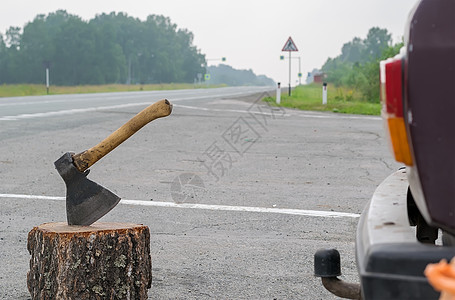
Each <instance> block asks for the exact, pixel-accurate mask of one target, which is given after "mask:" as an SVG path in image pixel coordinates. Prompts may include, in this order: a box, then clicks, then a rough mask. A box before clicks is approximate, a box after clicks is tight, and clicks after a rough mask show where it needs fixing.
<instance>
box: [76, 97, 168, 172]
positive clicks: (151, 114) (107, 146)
mask: <svg viewBox="0 0 455 300" xmlns="http://www.w3.org/2000/svg"><path fill="white" fill-rule="evenodd" d="M171 112H172V104H171V103H170V102H169V101H168V100H167V99H164V100H161V101H158V102H156V103H154V104H152V105H150V106H148V107H147V108H145V109H144V110H142V111H141V112H140V113H138V114H137V115H136V116H134V117H133V118H132V119H131V120H129V121H128V122H126V123H125V124H124V125H123V126H122V127H120V128H119V129H117V130H116V131H114V132H113V133H112V134H111V135H109V136H108V137H107V138H105V139H104V140H103V141H101V142H100V143H99V144H98V145H96V146H94V147H92V148H90V149H88V150H85V151H84V152H81V153H79V154H75V155H73V163H74V165H75V166H76V168H77V169H78V170H79V171H81V172H84V171H85V170H87V169H88V168H90V166H92V165H93V164H94V163H96V162H97V161H98V160H100V159H101V158H102V157H103V156H105V155H106V154H108V153H109V152H111V151H112V150H114V149H115V147H117V146H118V145H120V144H121V143H123V142H124V141H125V140H126V139H128V138H129V137H130V136H132V135H133V134H134V133H136V132H137V131H138V130H139V129H141V128H142V127H144V126H145V125H146V124H147V123H149V122H151V121H153V120H155V119H158V118H162V117H166V116H169V115H170V114H171Z"/></svg>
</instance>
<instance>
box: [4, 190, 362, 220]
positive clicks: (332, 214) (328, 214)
mask: <svg viewBox="0 0 455 300" xmlns="http://www.w3.org/2000/svg"><path fill="white" fill-rule="evenodd" d="M0 198H14V199H30V200H58V201H65V199H66V198H65V197H53V196H40V195H21V194H0ZM120 204H125V205H137V206H155V207H169V208H186V209H203V210H216V211H239V212H255V213H275V214H287V215H295V216H307V217H322V218H359V217H360V215H359V214H353V213H345V212H336V211H320V210H305V209H290V208H268V207H249V206H230V205H210V204H194V203H181V204H178V203H174V202H157V201H145V200H127V199H122V200H121V201H120Z"/></svg>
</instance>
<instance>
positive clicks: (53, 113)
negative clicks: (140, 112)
mask: <svg viewBox="0 0 455 300" xmlns="http://www.w3.org/2000/svg"><path fill="white" fill-rule="evenodd" d="M149 104H152V103H150V102H141V103H128V104H119V105H110V106H99V107H88V108H74V109H68V110H59V111H49V112H43V113H34V114H20V115H16V116H4V117H0V121H16V120H23V119H34V118H46V117H54V116H63V115H72V114H77V113H86V112H91V111H97V110H102V109H116V108H125V107H132V106H139V105H149Z"/></svg>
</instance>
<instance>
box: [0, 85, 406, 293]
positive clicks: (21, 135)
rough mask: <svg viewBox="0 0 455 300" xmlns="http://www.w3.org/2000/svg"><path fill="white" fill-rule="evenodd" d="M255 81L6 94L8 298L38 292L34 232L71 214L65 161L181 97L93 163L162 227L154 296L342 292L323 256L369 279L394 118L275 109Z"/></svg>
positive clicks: (3, 262) (129, 213) (1, 273)
mask: <svg viewBox="0 0 455 300" xmlns="http://www.w3.org/2000/svg"><path fill="white" fill-rule="evenodd" d="M266 91H267V89H264V88H255V87H243V88H222V89H201V90H182V91H160V92H131V93H113V94H91V95H68V96H42V97H24V98H3V99H0V299H28V298H29V294H28V291H27V286H26V273H27V270H28V267H29V264H28V261H29V254H28V252H27V249H26V241H27V233H28V232H29V231H30V230H31V229H32V228H33V226H37V225H39V224H42V223H45V222H57V221H65V219H66V215H65V203H64V201H63V200H62V199H63V197H64V195H65V186H64V183H63V181H62V179H61V178H60V176H59V175H58V173H57V172H56V171H55V169H54V166H53V162H54V161H55V160H56V159H58V158H59V157H60V156H61V155H62V154H63V153H65V152H67V151H73V152H81V151H83V150H85V149H87V148H90V147H92V146H94V145H95V144H97V143H98V142H99V141H101V140H102V139H104V138H105V137H106V136H108V135H109V134H110V133H111V132H112V131H114V130H115V129H117V128H118V127H120V126H121V125H122V124H123V123H125V122H126V121H127V120H129V119H130V118H131V117H133V116H134V115H135V114H136V113H137V112H139V111H140V110H141V109H142V108H144V107H146V106H147V105H148V104H151V103H153V102H155V101H157V100H160V99H162V98H167V99H169V100H170V101H171V102H172V103H173V104H174V111H173V113H172V114H171V116H169V117H167V118H164V119H158V120H156V121H154V122H152V123H150V124H148V125H147V126H145V127H144V128H143V129H141V130H140V131H139V132H138V133H137V134H135V135H134V136H133V137H131V138H130V139H129V140H127V141H126V142H125V143H124V144H122V145H121V146H119V147H118V148H117V149H115V150H114V151H113V152H111V153H110V154H109V155H108V156H106V157H105V158H103V159H101V160H100V161H99V162H98V163H96V164H95V165H94V166H92V168H91V173H90V175H89V178H90V179H91V180H93V181H95V182H98V183H99V184H101V185H103V186H105V187H107V188H109V189H110V190H111V191H113V192H114V193H116V194H117V195H119V196H120V197H122V199H124V200H123V201H122V202H121V204H120V205H118V206H117V207H116V208H114V210H112V212H110V213H109V214H108V215H106V216H105V217H103V218H102V219H101V220H100V221H115V222H133V223H140V224H145V225H147V226H149V227H150V230H151V255H152V265H153V266H152V269H153V283H152V288H151V289H150V292H149V298H150V299H213V298H215V299H336V298H335V297H333V296H332V295H330V293H328V292H327V291H325V290H324V288H323V287H322V285H321V284H320V282H319V280H318V279H317V278H314V276H313V254H314V252H315V251H316V250H317V249H319V248H324V247H336V248H337V249H339V250H340V252H341V255H342V272H343V276H342V278H343V279H345V280H348V281H358V277H357V275H356V266H355V257H354V241H355V230H356V225H357V221H358V215H359V214H360V213H361V212H362V209H363V207H364V206H365V204H366V203H367V201H368V200H369V198H370V197H371V195H372V193H373V191H374V189H375V188H376V186H377V185H378V184H379V183H380V182H381V181H382V180H383V179H384V178H385V177H386V176H388V175H389V174H390V173H391V172H393V171H395V170H396V169H398V167H399V166H400V165H398V164H396V163H394V161H393V159H392V157H391V155H390V154H389V151H388V148H387V144H386V141H385V139H384V134H383V127H382V122H381V120H380V118H378V117H364V116H351V115H341V114H332V113H314V112H304V111H296V110H289V109H278V108H271V107H269V106H267V105H265V104H264V103H262V102H260V101H257V100H258V99H259V96H260V95H261V94H262V93H264V92H266Z"/></svg>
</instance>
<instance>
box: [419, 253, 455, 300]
mask: <svg viewBox="0 0 455 300" xmlns="http://www.w3.org/2000/svg"><path fill="white" fill-rule="evenodd" d="M424 273H425V276H426V277H427V278H428V281H429V282H430V284H431V285H432V286H433V288H434V289H435V290H437V291H440V292H441V297H440V298H439V299H440V300H455V259H452V261H451V263H450V264H448V263H447V261H446V260H445V259H443V260H441V261H440V262H439V263H437V264H428V265H427V267H426V268H425V271H424Z"/></svg>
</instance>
